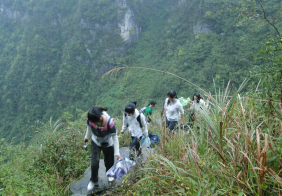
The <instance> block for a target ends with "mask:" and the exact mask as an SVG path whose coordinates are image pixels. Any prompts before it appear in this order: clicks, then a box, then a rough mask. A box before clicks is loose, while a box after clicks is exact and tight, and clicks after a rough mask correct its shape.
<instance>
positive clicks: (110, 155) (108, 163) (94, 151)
mask: <svg viewBox="0 0 282 196" xmlns="http://www.w3.org/2000/svg"><path fill="white" fill-rule="evenodd" d="M101 150H102V151H103V154H104V163H105V167H106V171H108V170H109V169H110V168H111V167H112V166H113V165H114V162H115V158H114V146H109V147H104V148H103V147H100V146H97V144H95V142H93V141H92V140H91V178H90V180H91V181H92V182H94V183H96V182H98V170H99V162H100V155H101Z"/></svg>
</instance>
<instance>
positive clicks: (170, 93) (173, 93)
mask: <svg viewBox="0 0 282 196" xmlns="http://www.w3.org/2000/svg"><path fill="white" fill-rule="evenodd" d="M167 96H168V97H170V98H174V97H176V98H177V95H176V92H175V90H170V91H168V93H167Z"/></svg>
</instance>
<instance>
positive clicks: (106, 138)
mask: <svg viewBox="0 0 282 196" xmlns="http://www.w3.org/2000/svg"><path fill="white" fill-rule="evenodd" d="M107 110H108V109H107V108H106V107H91V108H90V109H89V111H88V119H87V122H86V124H87V130H86V134H85V137H84V142H85V143H86V142H88V141H89V139H90V138H91V178H90V182H89V184H88V186H87V190H88V191H92V190H94V189H98V188H99V183H98V170H99V162H100V154H101V151H103V154H104V162H105V167H106V171H108V170H109V169H110V168H111V167H112V166H113V165H114V156H116V158H117V159H118V160H119V159H121V156H120V154H119V141H118V137H117V129H116V127H115V123H114V121H113V119H111V117H110V116H109V115H108V114H107V113H106V111H107ZM113 180H114V178H113V177H108V181H109V182H111V181H113Z"/></svg>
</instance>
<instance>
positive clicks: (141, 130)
mask: <svg viewBox="0 0 282 196" xmlns="http://www.w3.org/2000/svg"><path fill="white" fill-rule="evenodd" d="M127 128H128V130H129V133H130V135H131V139H132V142H131V143H130V146H129V149H130V154H129V159H130V160H134V157H135V154H137V156H139V155H140V153H141V152H140V149H139V148H140V143H139V141H140V139H141V138H142V135H143V136H144V137H148V129H147V123H146V120H145V116H144V115H143V114H142V113H139V111H138V110H137V109H136V107H135V104H133V103H128V104H126V106H125V109H124V114H123V125H122V130H121V131H120V133H121V134H123V133H124V132H125V131H126V129H127Z"/></svg>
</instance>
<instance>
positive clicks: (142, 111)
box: [139, 107, 147, 113]
mask: <svg viewBox="0 0 282 196" xmlns="http://www.w3.org/2000/svg"><path fill="white" fill-rule="evenodd" d="M146 108H147V107H144V108H141V110H140V111H139V113H144V112H145V110H146Z"/></svg>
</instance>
